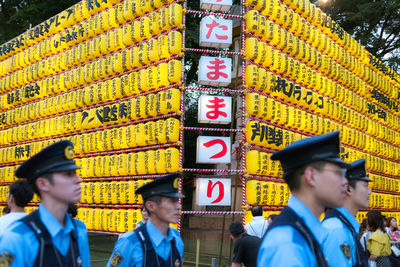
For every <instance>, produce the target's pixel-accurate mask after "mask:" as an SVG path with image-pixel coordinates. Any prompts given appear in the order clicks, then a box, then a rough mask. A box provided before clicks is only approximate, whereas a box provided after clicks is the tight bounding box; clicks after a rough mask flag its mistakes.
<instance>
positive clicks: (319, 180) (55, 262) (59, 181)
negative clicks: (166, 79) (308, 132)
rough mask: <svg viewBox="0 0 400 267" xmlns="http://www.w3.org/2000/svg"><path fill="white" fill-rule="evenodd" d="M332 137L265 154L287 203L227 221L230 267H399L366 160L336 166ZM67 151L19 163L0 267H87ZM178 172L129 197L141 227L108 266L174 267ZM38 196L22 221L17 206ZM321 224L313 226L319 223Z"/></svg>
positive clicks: (123, 240) (62, 146)
mask: <svg viewBox="0 0 400 267" xmlns="http://www.w3.org/2000/svg"><path fill="white" fill-rule="evenodd" d="M339 147H340V141H339V132H333V133H329V134H325V135H321V136H315V137H309V138H305V139H302V140H299V141H296V142H293V143H292V144H290V145H288V146H287V147H286V148H284V149H282V150H279V151H277V152H275V153H273V154H272V156H271V160H277V161H279V162H280V164H281V167H282V170H283V178H284V180H285V182H286V183H287V185H288V187H289V189H290V191H291V194H292V195H291V197H290V199H289V202H288V205H287V206H286V207H285V208H284V209H283V210H282V211H281V212H280V214H279V215H276V214H273V215H271V216H270V217H268V219H267V220H265V218H264V216H263V208H262V207H260V206H253V207H252V208H251V213H252V216H253V218H252V220H251V221H250V222H249V223H247V224H246V225H245V226H243V224H242V223H241V222H233V223H232V224H231V225H230V227H229V232H230V236H231V238H232V240H233V241H234V249H233V255H234V256H233V259H232V266H234V267H235V266H241V265H242V264H243V265H244V266H246V267H252V266H285V267H286V266H317V267H325V266H364V267H367V266H370V267H375V266H378V267H380V266H382V267H385V266H393V267H395V266H400V247H399V244H400V231H399V229H398V226H397V221H396V219H395V218H393V217H390V218H387V219H385V218H384V217H383V216H382V214H381V212H380V211H378V210H371V211H369V212H368V213H367V218H366V220H364V221H363V222H362V223H361V224H359V223H358V221H357V220H356V215H357V213H358V212H359V210H365V209H367V208H368V203H369V197H370V194H371V190H370V188H369V186H368V183H369V182H371V180H370V179H369V178H368V175H367V172H366V168H365V160H364V159H359V160H356V161H354V162H352V163H350V164H348V163H346V162H344V161H343V160H342V159H340V157H339ZM78 168H79V167H78V166H77V165H76V164H75V161H74V152H73V144H72V143H71V142H70V141H59V142H56V143H54V144H52V145H50V146H48V147H46V148H44V149H43V150H41V151H40V152H39V153H38V154H36V155H34V156H32V157H31V158H29V159H28V160H27V161H25V162H24V163H22V164H21V166H19V167H18V169H17V170H16V173H15V175H16V176H17V177H18V178H20V179H21V180H18V181H17V182H15V183H13V184H11V185H10V193H9V196H8V210H7V211H3V212H4V213H5V214H6V215H4V216H2V217H1V218H0V266H18V267H19V266H74V267H75V266H84V267H86V266H90V255H89V242H88V236H87V230H86V226H85V224H84V223H83V222H81V221H79V220H77V219H75V216H76V214H77V206H76V205H75V203H77V202H79V201H80V197H81V186H80V183H81V181H82V179H81V178H80V177H79V176H78V175H77V173H76V170H77V169H78ZM181 178H182V175H181V174H180V173H172V174H167V175H164V176H162V177H160V178H156V179H154V180H153V181H152V182H150V183H147V184H145V185H143V186H142V187H140V188H138V189H137V190H136V191H135V194H140V195H141V196H142V198H143V206H142V209H141V213H142V221H140V222H139V223H138V224H137V226H136V229H135V230H134V231H129V232H127V233H124V234H122V235H121V236H120V237H119V238H118V240H117V242H116V243H115V246H114V249H113V251H112V252H111V256H110V259H109V261H108V263H107V266H110V267H117V266H144V267H148V266H157V267H160V266H168V267H172V266H173V267H178V266H182V262H183V251H184V243H183V241H182V239H181V237H180V234H179V232H178V231H177V230H175V229H174V228H172V227H170V224H176V223H178V221H179V218H180V210H181V201H180V199H181V198H183V197H184V195H182V194H181V193H180V192H179V190H178V183H179V179H181ZM33 193H36V194H37V195H38V196H40V199H41V202H40V205H39V207H38V209H37V210H36V211H34V212H32V213H31V214H29V215H28V214H26V213H25V212H24V207H25V206H26V205H27V203H29V202H30V201H31V199H32V197H33ZM323 213H324V214H325V216H324V217H325V218H324V219H323V221H320V217H321V215H322V214H323Z"/></svg>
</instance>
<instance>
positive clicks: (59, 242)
mask: <svg viewBox="0 0 400 267" xmlns="http://www.w3.org/2000/svg"><path fill="white" fill-rule="evenodd" d="M39 215H40V218H41V221H42V223H43V224H44V226H45V227H46V229H47V231H48V232H49V234H50V236H51V238H52V240H53V244H54V246H55V247H56V248H57V249H58V251H59V252H60V253H61V254H62V255H64V256H65V255H66V254H67V253H68V249H69V243H70V232H71V231H72V230H73V227H74V226H73V223H72V220H71V218H70V217H69V215H68V214H67V216H65V227H64V228H63V227H62V226H61V225H60V224H59V223H58V221H57V220H56V218H54V216H53V215H52V214H51V213H50V212H49V211H48V210H47V209H46V208H45V206H43V205H42V204H40V205H39ZM75 225H76V230H77V241H78V248H79V254H80V256H81V259H82V263H83V265H82V266H83V267H86V266H90V256H89V241H88V237H87V230H86V226H85V224H84V223H83V222H81V221H79V220H75ZM8 230H9V231H8V232H7V233H5V234H4V236H3V238H2V239H1V242H0V252H3V251H7V252H6V253H10V254H12V255H13V256H14V260H13V264H12V265H11V266H15V267H21V266H33V265H34V264H35V260H36V256H37V254H38V252H39V242H38V240H37V238H36V236H35V234H34V233H33V232H32V231H31V229H30V228H29V227H28V226H27V225H26V224H25V223H23V222H21V221H16V222H15V223H13V224H12V225H11V226H10V227H9V228H8Z"/></svg>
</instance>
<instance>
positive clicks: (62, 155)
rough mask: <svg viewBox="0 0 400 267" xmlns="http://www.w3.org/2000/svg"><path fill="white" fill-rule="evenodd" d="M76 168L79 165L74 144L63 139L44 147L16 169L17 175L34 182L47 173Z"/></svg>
mask: <svg viewBox="0 0 400 267" xmlns="http://www.w3.org/2000/svg"><path fill="white" fill-rule="evenodd" d="M76 169H79V167H78V166H77V165H76V164H75V161H74V145H73V144H72V143H71V142H70V141H68V140H62V141H59V142H56V143H54V144H51V145H49V146H48V147H46V148H44V149H42V150H41V151H40V152H39V153H37V154H36V155H34V156H32V157H31V158H30V159H28V160H27V161H25V162H24V163H22V165H21V166H20V167H19V168H18V169H17V170H16V172H15V176H17V177H18V178H25V179H27V180H28V181H30V182H33V181H34V180H36V178H38V177H39V176H41V175H43V174H46V173H52V172H59V171H70V170H76Z"/></svg>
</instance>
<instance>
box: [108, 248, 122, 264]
mask: <svg viewBox="0 0 400 267" xmlns="http://www.w3.org/2000/svg"><path fill="white" fill-rule="evenodd" d="M122 259H123V258H122V255H121V253H120V252H119V251H115V252H114V253H113V254H112V256H111V261H110V265H111V267H117V266H118V265H120V264H121V262H122Z"/></svg>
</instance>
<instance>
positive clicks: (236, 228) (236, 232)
mask: <svg viewBox="0 0 400 267" xmlns="http://www.w3.org/2000/svg"><path fill="white" fill-rule="evenodd" d="M229 232H230V233H231V235H232V236H234V237H238V236H240V235H241V234H243V233H244V227H243V224H242V223H240V222H232V223H231V225H229Z"/></svg>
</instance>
